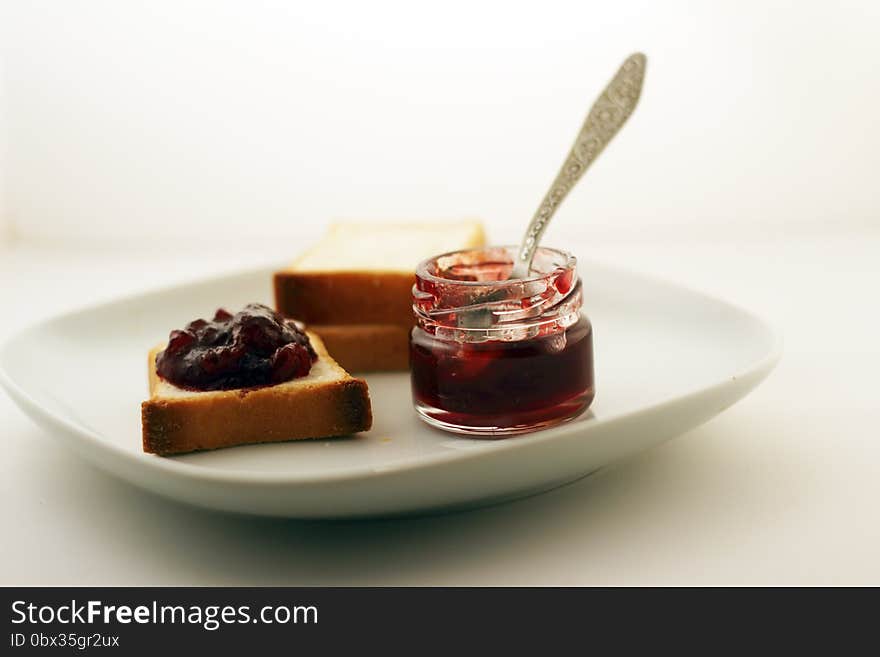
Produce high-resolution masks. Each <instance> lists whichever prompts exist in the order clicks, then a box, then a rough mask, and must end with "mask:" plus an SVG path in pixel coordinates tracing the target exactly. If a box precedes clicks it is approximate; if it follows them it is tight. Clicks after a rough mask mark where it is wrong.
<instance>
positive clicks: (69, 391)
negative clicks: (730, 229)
mask: <svg viewBox="0 0 880 657" xmlns="http://www.w3.org/2000/svg"><path fill="white" fill-rule="evenodd" d="M580 270H581V275H582V277H583V280H584V290H585V308H586V310H587V313H588V315H589V316H590V318H591V319H592V321H593V326H594V333H595V336H594V339H595V351H596V389H597V393H596V400H595V402H594V403H593V406H592V409H591V411H590V412H588V413H587V414H586V415H584V416H582V417H581V418H579V419H577V420H575V421H573V422H570V423H568V424H564V425H562V426H559V427H555V428H553V429H548V430H545V431H541V432H538V433H534V434H530V435H525V436H519V437H513V438H508V439H505V440H479V439H469V438H464V437H461V436H456V435H452V434H446V433H443V432H441V431H438V430H435V429H432V428H430V427H428V426H426V425H425V424H423V423H421V422H420V421H419V420H418V419H416V416H415V413H414V411H413V410H412V407H411V403H410V393H409V379H408V376H407V375H405V374H379V375H372V376H367V380H368V382H369V386H370V394H371V397H372V400H373V412H374V426H373V429H372V430H371V431H370V432H368V433H367V434H363V435H361V436H360V437H357V438H342V439H334V440H314V441H299V442H290V443H280V444H277V443H276V444H268V445H254V446H246V447H236V448H231V449H223V450H217V451H214V452H201V453H197V454H190V455H184V456H179V457H175V458H161V457H157V456H151V455H147V454H144V453H142V451H141V430H140V402H141V401H142V400H143V399H145V398H146V395H147V383H146V371H145V369H146V365H145V354H146V351H147V349H148V348H149V347H150V346H151V345H153V344H155V343H156V342H157V341H160V340H162V339H164V338H165V337H167V335H168V332H169V330H170V329H172V328H175V327H178V326H181V325H183V324H184V323H186V322H187V321H189V320H191V319H193V318H195V317H197V316H207V315H210V314H211V313H212V312H213V311H214V310H215V309H216V308H217V307H218V306H226V307H229V308H235V307H237V306H240V305H243V304H244V303H246V302H248V301H263V302H269V301H270V280H271V272H272V271H273V269H272V268H267V269H261V270H259V271H249V272H245V273H241V274H236V275H232V276H226V277H222V278H216V279H212V280H209V281H205V282H202V283H196V284H190V285H184V286H178V287H174V288H170V289H165V290H160V291H157V292H151V293H148V294H144V295H140V296H135V297H131V298H127V299H122V300H120V301H116V302H113V303H108V304H105V305H101V306H98V307H94V308H89V309H85V310H82V311H78V312H74V313H71V314H66V315H63V316H60V317H57V318H55V319H52V320H49V321H46V322H44V323H42V324H39V325H37V326H35V327H33V328H31V329H29V330H27V331H24V332H22V333H20V334H19V335H17V336H16V337H14V338H13V339H11V340H10V341H9V342H8V343H6V344H5V345H4V346H3V348H2V349H0V382H2V384H3V385H4V386H5V387H6V389H7V390H8V392H9V394H10V395H11V396H12V398H13V399H14V400H15V401H16V402H17V403H18V404H19V405H20V406H21V408H22V409H24V411H25V412H27V413H28V414H29V415H30V416H31V417H32V418H33V419H34V420H35V421H36V422H37V423H39V424H40V425H42V426H43V427H45V428H46V429H47V430H48V431H49V432H50V433H51V434H52V435H53V436H54V437H56V438H57V439H58V440H59V442H60V443H61V444H62V445H64V446H66V447H69V448H70V449H72V450H73V451H75V452H76V453H78V454H80V455H81V456H82V457H84V458H85V459H87V460H88V461H91V462H92V463H94V464H96V465H98V466H99V467H101V468H103V469H105V470H107V471H109V472H110V473H112V474H114V475H116V476H118V477H120V478H122V479H125V480H127V481H129V482H131V483H133V484H135V485H137V486H140V487H142V488H145V489H147V490H151V491H154V492H156V493H159V494H161V495H164V496H167V497H170V498H174V499H177V500H180V501H183V502H188V503H190V504H195V505H198V506H204V507H209V508H213V509H222V510H227V511H235V512H241V513H252V514H260V515H273V516H290V517H334V516H362V515H386V514H397V513H408V512H416V511H424V510H434V509H441V508H455V507H464V506H472V505H476V504H487V503H491V502H496V501H500V500H504V499H509V498H514V497H518V496H523V495H526V494H530V493H534V492H538V491H541V490H546V489H549V488H552V487H554V486H557V485H559V484H562V483H565V482H568V481H572V480H574V479H577V478H579V477H582V476H584V475H586V474H589V473H591V472H594V471H595V470H597V469H598V468H601V467H603V466H605V465H607V464H609V463H611V462H612V461H614V460H616V459H619V458H622V457H625V456H628V455H630V454H633V453H635V452H638V451H639V450H642V449H645V448H646V447H650V446H652V445H656V444H657V443H660V442H661V441H664V440H666V439H668V438H672V437H674V436H676V435H678V434H680V433H682V432H684V431H686V430H687V429H690V428H692V427H695V426H696V425H698V424H700V423H702V422H705V421H706V420H708V419H709V418H711V417H712V416H714V415H716V414H718V413H720V412H721V411H722V410H724V409H725V408H727V407H728V406H730V405H731V404H733V403H734V402H735V401H737V400H738V399H740V398H741V397H742V396H743V395H745V394H746V393H747V392H749V391H750V390H751V389H752V388H754V387H755V386H756V385H757V384H758V383H759V382H760V381H761V380H762V379H763V378H764V377H765V376H766V375H767V374H768V373H769V372H770V370H771V369H772V368H773V366H774V364H775V363H776V361H777V359H778V357H779V354H780V341H779V338H778V337H777V336H776V335H775V334H774V332H773V331H772V330H771V329H770V328H769V327H768V326H767V325H766V324H765V323H764V322H763V321H761V320H760V319H758V318H757V317H755V316H754V315H752V314H750V313H748V312H746V311H743V310H741V309H739V308H736V307H734V306H731V305H729V304H727V303H725V302H723V301H719V300H717V299H713V298H711V297H707V296H705V295H702V294H699V293H696V292H692V291H689V290H685V289H682V288H680V287H677V286H674V285H671V284H668V283H665V282H661V281H657V280H654V279H649V278H646V277H643V276H639V275H635V274H631V273H627V272H622V271H619V270H615V269H610V268H607V267H604V266H599V265H594V264H589V263H587V264H583V263H582V264H581V266H580Z"/></svg>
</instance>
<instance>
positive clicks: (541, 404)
mask: <svg viewBox="0 0 880 657" xmlns="http://www.w3.org/2000/svg"><path fill="white" fill-rule="evenodd" d="M410 368H411V373H412V391H413V398H414V400H415V402H416V405H417V406H419V407H421V409H422V412H424V413H427V414H429V416H430V417H431V418H432V419H433V420H435V421H436V423H437V424H439V425H441V426H443V425H446V428H454V427H471V428H476V429H479V428H483V429H487V430H492V429H500V430H502V431H503V432H504V433H515V432H516V431H515V429H516V428H530V429H531V428H538V427H540V426H544V425H545V424H547V423H550V424H552V423H553V420H554V419H557V418H560V417H571V416H572V415H576V414H578V413H579V412H580V411H581V410H583V409H584V408H585V407H586V406H587V405H588V404H589V403H590V402H591V401H592V400H593V392H594V389H593V343H592V327H591V326H590V322H589V320H588V319H587V318H586V317H581V318H580V319H579V320H578V322H577V323H576V324H574V325H573V326H570V327H569V328H568V329H566V330H565V331H564V332H559V333H556V334H555V335H548V336H542V337H536V338H533V339H531V340H518V341H515V342H501V341H488V342H480V343H475V344H468V343H457V342H450V341H445V340H438V339H436V338H435V337H434V336H432V335H430V334H429V333H426V332H425V331H422V330H421V329H419V328H415V329H413V333H412V340H411V347H410Z"/></svg>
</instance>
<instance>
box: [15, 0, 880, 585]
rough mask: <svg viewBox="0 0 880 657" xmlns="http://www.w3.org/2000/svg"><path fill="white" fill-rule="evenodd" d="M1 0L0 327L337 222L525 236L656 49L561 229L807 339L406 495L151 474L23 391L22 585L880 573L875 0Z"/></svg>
mask: <svg viewBox="0 0 880 657" xmlns="http://www.w3.org/2000/svg"><path fill="white" fill-rule="evenodd" d="M0 2H2V0H0ZM0 6H2V13H0V48H2V51H0V54H2V58H0V74H2V75H3V76H4V77H2V78H0V235H2V236H3V237H0V309H2V310H0V340H2V339H5V338H6V337H7V336H9V335H10V334H11V333H13V332H14V331H16V330H18V329H20V328H22V327H24V326H25V325H27V324H28V323H30V322H32V321H36V320H39V319H41V318H43V317H47V316H49V315H52V314H54V313H57V312H59V311H62V310H66V309H69V308H72V307H75V306H79V305H81V304H87V303H92V302H96V301H100V300H104V299H109V298H113V297H116V296H119V295H123V294H129V293H131V292H132V291H134V290H137V289H142V288H146V287H152V286H155V285H162V284H168V283H172V282H174V281H178V280H181V279H184V278H197V277H201V276H205V275H208V274H212V273H215V272H218V271H222V270H231V269H235V268H238V267H242V266H249V265H254V264H257V263H265V262H266V261H268V260H274V259H276V258H290V257H292V256H293V255H294V254H296V253H297V252H299V251H300V249H301V248H303V246H304V245H305V243H306V242H308V241H310V240H311V239H312V238H314V237H315V236H317V235H318V234H319V233H320V232H321V231H322V230H323V227H324V225H325V224H326V223H327V222H328V221H330V220H332V219H333V218H354V219H366V220H369V219H375V218H393V219H431V218H446V217H461V216H477V217H481V218H482V219H483V220H484V221H485V222H486V223H487V225H488V227H489V229H490V235H491V237H492V238H493V239H494V240H495V241H499V242H500V241H508V242H509V241H515V240H517V239H518V238H519V236H520V232H521V231H522V228H523V226H524V224H525V222H526V221H527V219H528V217H529V216H530V214H531V212H532V211H533V210H534V208H535V206H536V205H537V203H538V201H539V199H540V197H541V195H542V194H543V192H544V189H545V187H546V185H547V184H548V183H549V181H550V180H551V179H552V177H553V176H554V175H555V173H556V170H557V167H558V166H559V164H560V162H561V159H562V157H563V155H564V153H565V152H566V150H567V149H568V147H569V144H570V141H571V139H572V138H573V137H574V135H575V133H576V131H577V129H578V127H579V125H580V122H581V121H582V119H583V117H584V115H585V113H586V110H587V108H588V106H589V104H590V102H591V101H592V99H593V97H594V96H595V94H596V93H597V92H598V91H599V89H600V88H601V87H602V85H604V84H605V82H606V81H607V80H608V78H609V77H610V76H611V74H612V73H613V71H614V69H615V68H616V67H617V66H618V64H619V63H620V61H621V60H622V59H623V58H624V57H625V56H626V55H627V54H628V53H629V52H631V51H633V50H636V49H640V50H643V51H645V52H646V53H647V54H648V56H649V69H648V76H647V83H646V88H645V91H644V94H643V97H642V101H641V104H640V106H639V107H638V109H637V110H636V113H635V114H634V116H633V117H632V119H631V120H630V123H629V124H628V125H627V126H626V127H625V129H624V130H623V132H622V133H621V134H620V135H619V136H618V138H617V139H616V140H615V141H614V142H613V143H612V144H611V146H610V147H609V148H608V150H607V151H606V152H605V153H604V154H603V155H602V157H601V159H600V160H599V161H598V162H597V163H596V165H595V166H594V168H593V169H592V170H590V171H589V172H588V173H587V175H586V177H585V178H584V180H583V182H582V183H581V185H580V186H579V187H578V188H577V189H576V190H575V191H574V192H573V193H572V195H571V196H570V197H569V198H568V199H567V200H566V202H565V204H564V206H563V207H562V209H561V210H560V212H559V215H558V217H557V218H556V219H555V220H554V223H553V225H552V226H551V228H550V231H549V234H548V236H547V240H548V243H550V242H552V243H555V244H562V245H565V246H569V247H570V248H571V249H572V250H574V251H575V252H576V253H577V254H578V255H579V256H580V257H584V258H591V259H599V260H604V261H606V262H609V263H611V264H615V265H618V266H621V267H627V268H633V269H638V270H642V271H645V272H648V273H653V274H658V275H660V276H662V277H664V278H668V279H671V280H673V281H678V282H681V283H684V284H686V285H688V286H691V287H697V288H702V289H704V290H706V291H708V292H711V293H713V294H717V295H718V296H721V297H724V298H727V299H731V300H733V301H734V302H737V303H740V304H743V305H745V306H748V307H750V308H752V309H754V310H755V311H757V312H759V313H760V314H762V315H764V316H766V317H768V318H769V319H770V320H771V321H772V322H773V323H774V324H775V325H776V326H777V327H778V328H779V329H780V330H781V332H782V333H783V335H784V337H785V353H784V356H783V358H782V361H781V362H780V364H779V366H778V368H777V369H776V370H775V371H774V372H773V373H772V374H771V376H770V377H769V378H768V380H767V381H766V382H765V383H764V384H762V385H761V386H760V387H759V388H758V389H757V390H756V391H755V392H754V393H752V394H751V395H749V396H748V397H747V398H746V399H744V400H743V401H742V402H740V403H738V404H737V405H735V406H734V407H733V408H731V409H729V410H728V411H726V412H724V413H723V414H721V415H720V416H719V417H717V418H715V419H714V420H712V421H711V422H709V423H707V424H705V425H704V426H702V427H700V428H698V429H696V430H694V431H691V432H689V433H688V434H686V435H684V436H681V437H680V438H678V439H676V440H674V441H672V442H670V443H669V444H667V445H664V446H662V447H659V448H656V449H653V450H650V451H648V452H645V453H643V454H640V455H639V456H638V457H636V458H633V459H629V460H628V461H626V462H624V463H621V464H618V465H617V466H615V467H613V468H610V469H608V470H605V471H603V472H601V473H599V474H598V475H596V476H594V477H590V478H588V479H586V480H584V481H581V482H579V483H577V484H574V485H571V486H567V487H565V488H562V489H560V490H557V491H554V492H551V493H548V494H545V495H541V496H537V497H534V498H530V499H528V500H525V501H521V502H517V503H513V504H506V505H501V506H498V507H494V508H490V509H484V510H480V511H476V512H472V513H462V514H452V515H447V516H442V517H429V518H419V519H403V520H391V521H382V522H357V523H329V524H326V523H298V522H279V521H271V520H258V519H249V518H233V517H229V516H225V515H221V514H214V513H208V512H203V511H198V510H193V509H189V508H187V507H183V506H181V505H179V504H176V503H174V502H169V501H166V500H162V499H159V498H157V497H154V496H152V495H149V494H146V493H143V492H142V491H140V490H137V489H135V488H133V487H131V486H128V485H126V484H123V483H121V482H118V481H116V480H115V479H113V478H112V477H110V476H107V475H105V474H103V473H99V472H97V471H96V470H93V469H92V468H91V467H88V466H86V465H84V464H83V463H81V462H80V461H79V460H77V459H76V458H74V457H73V456H72V455H71V454H69V453H68V452H67V451H65V450H62V449H59V448H58V444H57V443H56V442H55V441H53V440H52V438H51V437H50V436H49V435H47V433H46V432H44V431H42V430H41V429H38V428H37V427H36V426H35V425H33V423H31V422H30V421H29V420H28V419H27V418H26V417H25V416H24V415H23V414H22V413H21V412H20V411H19V410H18V409H17V408H16V407H15V406H14V405H13V404H12V402H11V401H10V400H9V398H8V397H6V396H5V395H3V394H0V439H2V446H3V458H2V459H0V519H2V522H3V523H4V526H5V527H9V528H14V529H13V530H12V531H10V532H8V533H7V534H4V541H3V550H4V552H3V559H2V560H0V584H193V585H197V584H261V585H262V584H267V585H268V584H301V585H302V584H312V585H320V584H337V585H345V584H372V585H382V584H398V585H408V584H719V583H720V584H880V560H878V559H877V555H878V554H880V440H878V426H880V404H878V401H877V400H878V394H877V378H878V377H877V373H878V371H880V341H878V340H877V335H876V333H877V331H876V326H877V325H878V322H880V307H878V304H877V302H876V297H877V291H878V289H880V264H878V263H880V193H878V184H877V173H878V170H880V166H878V165H880V130H878V129H877V117H878V116H880V75H878V73H877V71H878V64H880V39H878V38H877V37H878V34H880V3H877V2H867V1H866V2H830V1H828V2H786V3H783V2H755V1H751V0H749V1H743V2H712V3H697V2H693V3H685V2H647V1H645V2H603V3H594V2H583V1H581V2H570V3H562V2H549V1H546V0H545V1H543V2H530V3H522V4H519V3H481V2H454V1H449V2H444V3H415V2H406V3H403V2H402V3H396V4H394V3H389V2H370V3H354V2H351V3H340V2H322V3H308V4H306V3H301V4H296V3H292V2H273V3H269V2H239V3H228V2H198V3H196V2H161V1H154V2H150V3H141V2H110V1H107V2H86V1H69V2H61V1H58V2H44V1H33V2H25V1H24V0H21V1H17V2H12V1H11V0H7V1H6V2H5V3H3V4H2V5H0ZM4 240H5V242H6V244H5V246H4V245H3V244H2V242H3V241H4Z"/></svg>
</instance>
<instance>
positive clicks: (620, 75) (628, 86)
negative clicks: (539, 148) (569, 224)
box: [511, 53, 647, 278]
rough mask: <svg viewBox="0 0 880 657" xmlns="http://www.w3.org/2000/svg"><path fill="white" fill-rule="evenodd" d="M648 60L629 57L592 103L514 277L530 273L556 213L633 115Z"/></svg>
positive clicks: (528, 234) (536, 218)
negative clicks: (533, 259) (539, 245)
mask: <svg viewBox="0 0 880 657" xmlns="http://www.w3.org/2000/svg"><path fill="white" fill-rule="evenodd" d="M646 63H647V58H646V57H645V56H644V55H643V54H642V53H635V54H632V55H630V56H629V57H627V59H626V61H625V62H623V65H622V66H621V67H620V68H619V69H618V71H617V73H616V75H615V76H614V78H613V79H612V80H611V82H610V83H609V84H608V86H607V87H605V89H604V90H603V91H602V93H601V95H600V96H599V98H597V99H596V102H595V103H593V106H592V107H591V108H590V113H589V114H587V118H586V119H585V120H584V124H583V126H582V127H581V130H580V132H579V133H578V136H577V138H576V139H575V141H574V145H573V146H572V147H571V151H569V153H568V157H567V158H566V159H565V162H564V163H563V165H562V168H561V169H560V170H559V173H558V174H557V176H556V179H555V180H554V181H553V184H552V185H551V186H550V189H549V190H548V191H547V194H546V195H545V196H544V199H543V200H542V201H541V204H540V205H539V206H538V210H537V212H535V215H534V217H533V218H532V221H531V222H530V223H529V227H528V229H526V234H525V236H524V237H523V241H522V244H521V245H520V249H519V253H518V257H517V261H516V262H515V263H514V269H513V273H512V275H511V277H513V278H525V277H527V276H528V274H529V271H530V269H531V264H532V258H533V257H534V255H535V250H536V249H537V248H538V244H539V242H540V241H541V236H542V235H543V234H544V230H545V229H546V228H547V224H549V223H550V218H551V217H552V216H553V213H554V212H556V209H557V208H558V207H559V204H560V203H562V200H563V199H564V198H565V197H566V195H567V194H568V192H569V191H571V188H572V187H574V185H575V183H577V181H578V180H580V178H581V176H582V175H584V171H586V170H587V168H588V167H589V166H590V165H591V164H592V163H593V161H594V160H595V159H596V158H597V157H599V154H600V153H601V152H602V150H603V149H604V148H605V146H606V145H607V144H608V142H609V141H611V138H612V137H614V135H616V134H617V132H618V130H620V128H621V127H622V126H623V124H624V123H626V120H627V119H628V118H629V116H630V114H632V112H633V110H634V109H635V107H636V103H637V102H638V100H639V96H640V95H641V93H642V82H643V81H644V78H645V65H646Z"/></svg>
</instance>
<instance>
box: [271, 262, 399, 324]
mask: <svg viewBox="0 0 880 657" xmlns="http://www.w3.org/2000/svg"><path fill="white" fill-rule="evenodd" d="M415 280H416V279H415V274H414V273H404V272H379V271H376V272H344V271H337V272H314V271H307V272H304V271H295V270H284V271H279V272H276V273H275V276H274V287H275V308H276V309H277V310H278V312H280V313H281V314H282V315H285V316H286V317H293V318H295V319H298V320H301V321H303V322H305V323H306V324H309V325H312V324H315V325H333V326H335V325H341V324H397V325H399V326H411V325H412V323H413V313H412V286H413V283H415Z"/></svg>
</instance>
